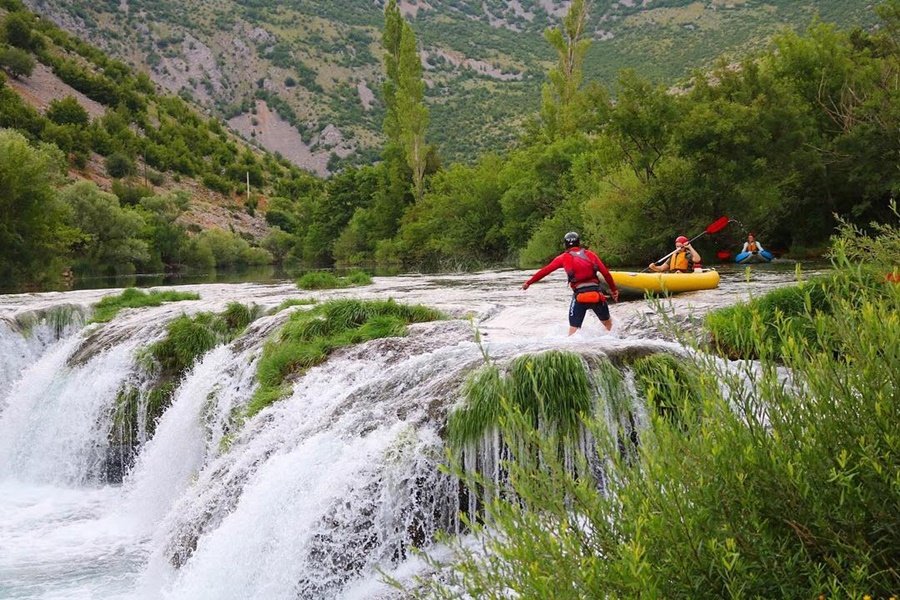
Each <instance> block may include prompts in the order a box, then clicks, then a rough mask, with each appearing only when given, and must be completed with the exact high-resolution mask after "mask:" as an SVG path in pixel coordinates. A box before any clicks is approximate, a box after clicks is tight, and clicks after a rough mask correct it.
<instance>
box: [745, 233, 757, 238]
mask: <svg viewBox="0 0 900 600" xmlns="http://www.w3.org/2000/svg"><path fill="white" fill-rule="evenodd" d="M747 237H752V238H755V237H756V236H755V235H753V234H752V233H748V234H747Z"/></svg>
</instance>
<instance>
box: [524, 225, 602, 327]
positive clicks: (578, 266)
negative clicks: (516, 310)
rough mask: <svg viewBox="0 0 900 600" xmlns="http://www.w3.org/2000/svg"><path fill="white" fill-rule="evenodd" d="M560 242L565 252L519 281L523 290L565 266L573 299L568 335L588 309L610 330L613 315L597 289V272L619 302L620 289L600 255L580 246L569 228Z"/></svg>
mask: <svg viewBox="0 0 900 600" xmlns="http://www.w3.org/2000/svg"><path fill="white" fill-rule="evenodd" d="M563 245H565V247H566V251H565V252H563V253H562V254H560V255H559V256H557V257H556V258H554V259H553V260H552V261H550V264H548V265H547V266H546V267H544V268H543V269H541V270H540V271H538V272H537V273H535V274H534V275H532V276H531V279H529V280H528V281H526V282H525V283H523V284H522V289H523V290H527V289H528V288H529V287H530V286H531V284H532V283H537V282H538V281H540V280H541V279H543V278H544V277H546V276H547V275H549V274H550V273H552V272H553V271H555V270H556V269H559V268H560V267H562V268H564V269H565V271H566V275H567V276H568V278H569V286H570V287H571V288H572V300H571V301H570V302H569V335H572V334H573V333H575V332H576V331H578V330H579V329H581V325H582V324H583V323H584V316H585V315H586V314H587V311H588V310H592V311H594V314H595V315H597V318H599V319H600V323H602V324H603V327H605V328H606V330H607V331H609V330H610V329H612V318H611V317H610V315H609V305H607V303H606V296H604V295H603V293H602V292H601V291H600V278H599V277H598V276H597V275H598V273H599V274H600V275H603V279H605V280H606V283H607V284H608V285H609V289H610V290H611V294H612V298H613V300H614V301H616V302H618V301H619V290H618V288H617V287H616V282H615V281H613V278H612V275H610V273H609V269H607V268H606V265H604V264H603V261H602V260H600V257H599V256H597V255H596V254H594V253H593V252H591V251H590V250H588V249H587V248H582V247H581V236H579V235H578V234H577V233H575V232H574V231H570V232H569V233H567V234H566V235H565V237H563Z"/></svg>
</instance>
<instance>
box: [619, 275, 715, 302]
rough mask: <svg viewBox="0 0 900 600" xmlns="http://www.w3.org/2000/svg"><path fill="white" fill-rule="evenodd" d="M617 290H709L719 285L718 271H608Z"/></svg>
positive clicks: (640, 292) (638, 292)
mask: <svg viewBox="0 0 900 600" xmlns="http://www.w3.org/2000/svg"><path fill="white" fill-rule="evenodd" d="M610 274H612V278H613V281H615V282H616V287H618V288H619V292H620V293H621V294H624V295H630V296H633V295H640V296H643V295H644V293H645V292H647V291H650V292H657V293H668V294H677V293H680V292H695V291H697V290H711V289H714V288H716V287H718V286H719V273H718V272H717V271H714V270H712V269H704V270H702V271H694V272H693V273H668V272H664V273H656V272H649V273H632V272H629V271H610Z"/></svg>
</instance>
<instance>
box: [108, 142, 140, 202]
mask: <svg viewBox="0 0 900 600" xmlns="http://www.w3.org/2000/svg"><path fill="white" fill-rule="evenodd" d="M105 165H106V172H107V173H108V174H109V176H110V177H114V178H116V179H120V178H122V177H127V176H129V175H134V170H135V168H134V161H133V160H131V158H129V157H128V155H126V154H124V153H122V152H113V153H112V154H110V155H109V156H107V157H106V161H105ZM119 199H120V200H121V198H119Z"/></svg>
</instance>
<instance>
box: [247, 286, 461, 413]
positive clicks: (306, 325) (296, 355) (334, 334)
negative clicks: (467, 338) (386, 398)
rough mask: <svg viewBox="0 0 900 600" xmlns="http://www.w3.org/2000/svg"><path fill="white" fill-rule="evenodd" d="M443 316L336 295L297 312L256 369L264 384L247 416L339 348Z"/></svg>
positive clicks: (282, 393)
mask: <svg viewBox="0 0 900 600" xmlns="http://www.w3.org/2000/svg"><path fill="white" fill-rule="evenodd" d="M443 318H444V316H443V314H442V313H440V312H439V311H436V310H434V309H431V308H427V307H425V306H410V305H405V304H397V303H396V302H394V301H393V300H386V301H382V300H371V301H362V300H334V301H330V302H326V303H323V304H320V305H318V306H316V307H315V308H312V309H310V310H308V311H298V312H295V313H294V314H292V315H291V316H290V318H289V319H288V321H287V323H285V325H284V327H282V328H281V331H279V332H278V333H277V334H276V335H275V336H274V337H273V339H271V340H270V341H268V342H266V345H265V347H264V348H263V353H262V357H260V359H259V364H258V366H257V373H256V379H257V381H258V382H259V388H258V389H257V391H256V393H255V394H254V396H253V399H252V400H251V401H250V404H249V405H248V406H247V411H246V416H248V417H250V416H253V415H255V414H256V413H258V412H259V411H260V410H262V409H263V408H265V407H266V406H268V405H269V404H271V403H272V402H275V401H276V400H279V399H281V398H283V397H284V396H285V395H286V394H287V393H288V391H289V389H290V382H291V379H292V378H293V377H296V376H298V375H300V374H302V373H303V372H304V371H306V370H307V369H309V368H310V367H313V366H315V365H317V364H319V363H321V362H324V361H325V359H326V358H328V355H329V354H331V352H333V351H334V350H335V349H337V348H341V347H344V346H349V345H352V344H359V343H362V342H365V341H368V340H373V339H377V338H383V337H398V336H402V335H404V334H405V332H406V326H407V325H409V324H410V323H423V322H426V321H434V320H438V319H443Z"/></svg>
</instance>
